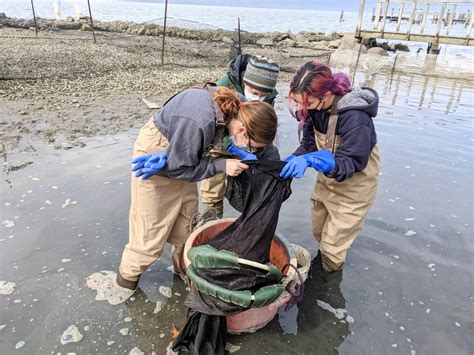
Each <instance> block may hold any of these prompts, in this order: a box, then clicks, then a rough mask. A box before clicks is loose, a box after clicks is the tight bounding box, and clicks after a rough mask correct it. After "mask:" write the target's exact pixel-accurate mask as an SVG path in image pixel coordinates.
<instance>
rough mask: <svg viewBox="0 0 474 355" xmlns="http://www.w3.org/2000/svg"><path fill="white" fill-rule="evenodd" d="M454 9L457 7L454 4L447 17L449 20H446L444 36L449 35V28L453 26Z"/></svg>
mask: <svg viewBox="0 0 474 355" xmlns="http://www.w3.org/2000/svg"><path fill="white" fill-rule="evenodd" d="M456 7H457V5H456V4H454V5H453V11H452V12H451V16H450V17H449V20H448V29H447V31H446V35H449V32H450V31H451V27H452V25H453V20H454V16H455V15H456Z"/></svg>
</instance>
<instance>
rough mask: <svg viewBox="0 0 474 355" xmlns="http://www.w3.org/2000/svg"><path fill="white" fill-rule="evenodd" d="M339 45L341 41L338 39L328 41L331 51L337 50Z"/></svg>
mask: <svg viewBox="0 0 474 355" xmlns="http://www.w3.org/2000/svg"><path fill="white" fill-rule="evenodd" d="M341 43H342V41H341V40H340V39H335V40H332V41H329V43H328V47H329V48H333V49H335V48H339V46H340V45H341Z"/></svg>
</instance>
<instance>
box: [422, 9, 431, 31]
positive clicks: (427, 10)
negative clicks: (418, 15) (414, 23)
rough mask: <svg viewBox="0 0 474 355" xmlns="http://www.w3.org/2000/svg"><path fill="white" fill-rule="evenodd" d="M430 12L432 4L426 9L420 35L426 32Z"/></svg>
mask: <svg viewBox="0 0 474 355" xmlns="http://www.w3.org/2000/svg"><path fill="white" fill-rule="evenodd" d="M429 11H430V4H427V5H426V8H425V15H424V16H423V24H422V25H421V30H420V33H424V32H425V26H426V20H427V19H428V12H429Z"/></svg>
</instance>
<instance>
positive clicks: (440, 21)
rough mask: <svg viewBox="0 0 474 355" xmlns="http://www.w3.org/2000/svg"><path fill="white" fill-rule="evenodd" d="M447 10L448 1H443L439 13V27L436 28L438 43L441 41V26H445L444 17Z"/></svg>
mask: <svg viewBox="0 0 474 355" xmlns="http://www.w3.org/2000/svg"><path fill="white" fill-rule="evenodd" d="M445 10H446V3H445V2H443V5H442V6H441V11H440V13H439V17H438V29H437V30H436V43H438V42H439V34H440V32H441V26H443V18H444V11H445Z"/></svg>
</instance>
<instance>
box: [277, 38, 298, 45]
mask: <svg viewBox="0 0 474 355" xmlns="http://www.w3.org/2000/svg"><path fill="white" fill-rule="evenodd" d="M278 44H279V45H281V46H288V47H294V46H296V42H295V41H293V40H292V39H291V38H287V39H284V40H283V41H281V42H279V43H278Z"/></svg>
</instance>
